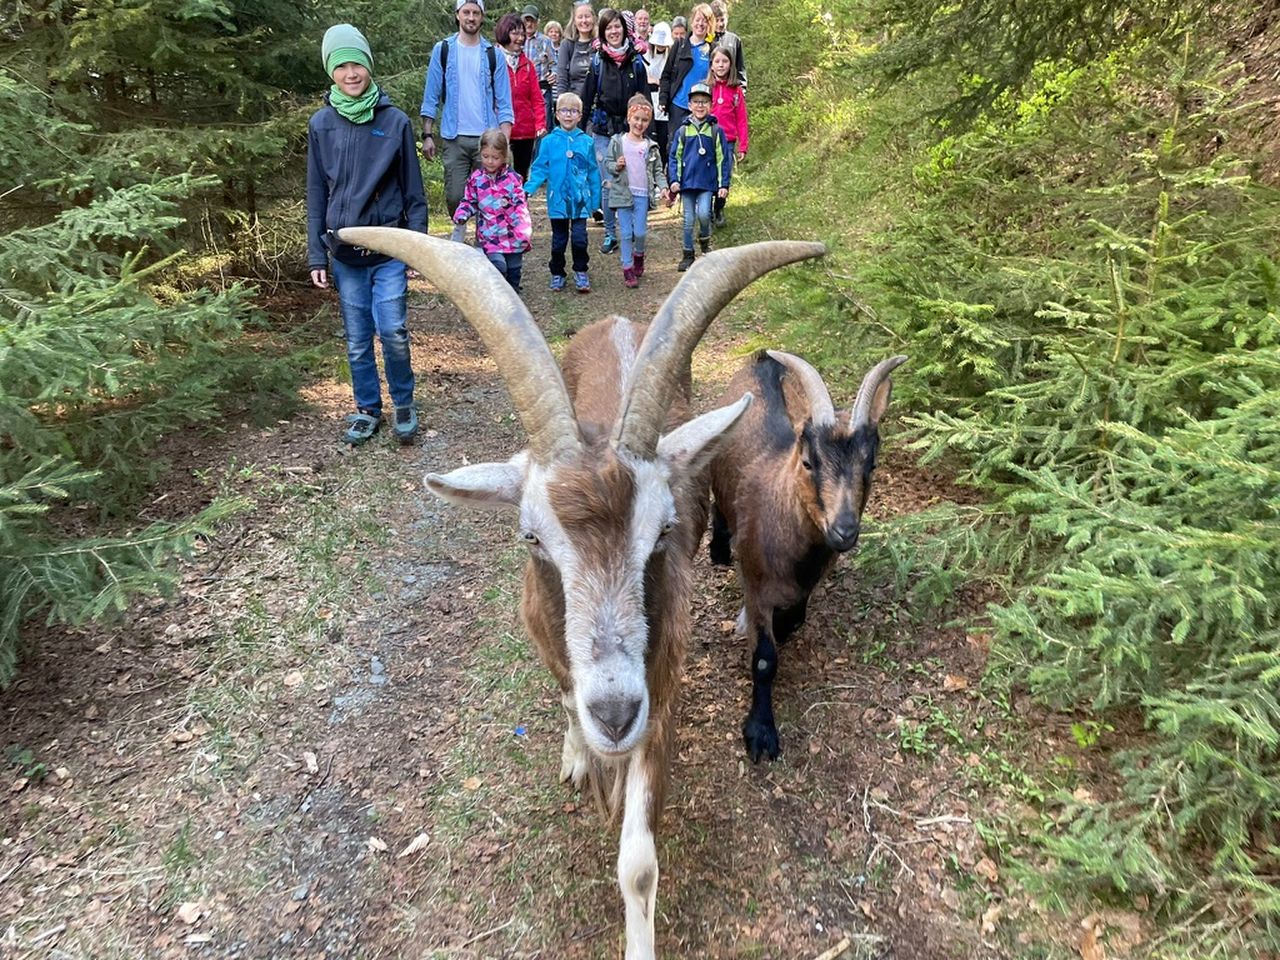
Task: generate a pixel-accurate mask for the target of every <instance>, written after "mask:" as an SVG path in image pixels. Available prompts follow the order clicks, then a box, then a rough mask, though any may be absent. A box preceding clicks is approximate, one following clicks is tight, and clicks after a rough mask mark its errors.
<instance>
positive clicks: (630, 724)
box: [578, 691, 649, 757]
mask: <svg viewBox="0 0 1280 960" xmlns="http://www.w3.org/2000/svg"><path fill="white" fill-rule="evenodd" d="M578 722H579V723H580V724H581V725H582V732H583V734H584V735H585V737H586V741H587V744H588V745H589V746H590V747H591V749H592V750H594V751H595V752H596V753H598V754H600V755H601V756H604V757H619V756H623V755H625V754H628V753H630V752H631V751H632V750H634V749H635V748H636V746H637V745H639V743H640V741H641V740H643V739H644V735H645V730H646V728H647V727H648V725H649V697H648V695H647V693H645V692H643V691H642V692H641V694H640V695H638V696H637V695H635V694H627V693H620V692H616V691H613V692H610V693H608V694H606V695H602V696H597V697H593V698H590V699H586V698H584V699H582V700H580V701H579V703H578Z"/></svg>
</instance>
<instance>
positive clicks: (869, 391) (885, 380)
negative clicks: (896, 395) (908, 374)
mask: <svg viewBox="0 0 1280 960" xmlns="http://www.w3.org/2000/svg"><path fill="white" fill-rule="evenodd" d="M906 362H907V358H906V357H902V356H898V357H890V358H889V359H888V360H881V361H880V362H879V363H877V364H876V365H875V366H874V367H872V368H871V369H870V370H869V371H868V372H867V375H866V376H865V377H863V378H862V386H860V387H858V396H857V398H856V399H855V400H854V401H853V412H852V413H850V414H849V430H850V432H853V431H855V430H857V429H858V428H859V427H861V426H864V425H870V426H875V425H876V424H878V423H879V422H880V418H881V417H882V416H883V415H884V410H885V407H887V406H888V405H889V393H888V391H885V392H884V393H881V390H880V388H881V387H882V386H885V385H886V384H888V385H889V386H892V383H890V382H889V374H891V373H893V371H894V370H896V369H898V367H900V366H902V365H903V364H904V363H906ZM873 405H874V409H873Z"/></svg>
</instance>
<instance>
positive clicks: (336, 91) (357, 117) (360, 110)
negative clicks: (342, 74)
mask: <svg viewBox="0 0 1280 960" xmlns="http://www.w3.org/2000/svg"><path fill="white" fill-rule="evenodd" d="M381 96H382V91H381V90H379V89H378V85H377V84H376V83H374V82H373V80H370V81H369V89H368V90H366V91H365V92H364V94H363V95H362V96H359V97H349V96H347V95H346V94H345V93H343V92H342V90H341V89H340V88H339V87H338V85H337V84H336V83H335V84H334V85H333V86H332V87H330V88H329V106H331V107H333V109H335V110H337V111H338V112H339V113H340V114H342V115H343V116H344V117H346V118H347V119H348V120H350V121H351V122H352V123H368V122H369V121H370V120H372V119H373V108H374V107H375V106H376V105H377V103H378V98H379V97H381Z"/></svg>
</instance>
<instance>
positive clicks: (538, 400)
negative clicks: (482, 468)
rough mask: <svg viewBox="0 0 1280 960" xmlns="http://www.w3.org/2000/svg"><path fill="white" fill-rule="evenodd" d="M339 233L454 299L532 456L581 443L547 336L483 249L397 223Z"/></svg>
mask: <svg viewBox="0 0 1280 960" xmlns="http://www.w3.org/2000/svg"><path fill="white" fill-rule="evenodd" d="M338 239H340V240H342V241H343V242H344V243H350V244H353V245H354V246H358V247H366V248H368V249H369V250H377V251H378V252H379V253H385V254H388V255H390V256H392V257H395V258H396V259H397V260H399V261H401V262H402V263H406V264H408V265H409V266H411V267H413V268H414V269H415V270H417V271H418V272H419V273H421V274H422V275H423V276H424V277H426V278H427V279H428V280H430V281H431V282H432V283H434V284H435V285H436V286H437V287H438V288H439V289H440V292H441V293H443V294H444V295H445V296H446V297H448V298H449V299H450V300H452V301H453V302H454V304H455V305H456V306H457V308H458V309H459V310H461V311H462V315H463V317H465V318H466V320H467V322H469V323H470V324H471V326H473V327H475V329H476V332H477V333H478V334H480V339H481V340H483V341H484V345H485V348H486V349H487V350H488V351H489V354H490V355H491V356H492V357H493V360H494V363H495V364H497V367H498V372H499V373H500V374H502V379H503V380H505V381H506V383H507V389H508V390H509V391H510V392H511V399H512V401H513V402H514V403H515V408H516V413H518V414H519V415H520V420H521V422H522V423H523V424H524V428H525V430H526V432H528V434H529V447H530V449H531V450H532V451H533V457H534V459H535V460H537V461H538V462H539V463H551V462H554V461H556V460H560V459H563V458H566V457H569V456H572V455H573V454H575V453H577V452H578V451H580V450H581V449H582V437H581V434H580V433H579V432H578V421H577V418H576V417H575V416H574V415H573V402H572V401H571V400H570V399H569V391H568V390H567V389H566V388H565V385H564V377H562V376H561V375H560V368H559V366H557V365H556V361H555V358H554V357H553V356H552V355H551V348H550V347H548V346H547V341H546V338H544V337H543V336H542V331H541V330H539V329H538V326H537V324H536V323H534V321H533V317H532V315H530V313H529V309H528V307H526V306H525V305H524V302H523V301H522V300H521V299H520V298H519V297H518V296H517V295H516V292H515V291H514V290H512V289H511V287H510V286H509V285H508V284H507V282H506V280H504V279H503V278H502V275H501V274H500V273H498V271H497V270H495V269H494V268H493V265H492V264H491V263H489V261H488V259H486V258H485V255H484V254H483V253H481V252H480V251H479V250H476V249H475V248H473V247H469V246H467V245H466V244H462V243H454V242H453V241H451V240H442V239H440V238H438V237H430V236H427V235H426V234H425V233H418V232H417V231H414V230H401V229H399V228H396V227H346V228H344V229H342V230H339V231H338Z"/></svg>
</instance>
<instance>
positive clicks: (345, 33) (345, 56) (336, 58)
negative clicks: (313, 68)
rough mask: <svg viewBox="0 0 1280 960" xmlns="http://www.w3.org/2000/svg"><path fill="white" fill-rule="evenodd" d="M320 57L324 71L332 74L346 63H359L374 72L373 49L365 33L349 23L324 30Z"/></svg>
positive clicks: (338, 24)
mask: <svg viewBox="0 0 1280 960" xmlns="http://www.w3.org/2000/svg"><path fill="white" fill-rule="evenodd" d="M320 59H321V60H322V61H323V62H324V72H325V73H328V74H332V73H333V71H334V70H336V69H337V68H338V67H339V66H340V65H342V64H344V63H358V64H360V66H362V67H364V68H365V69H366V70H368V71H369V72H370V73H372V72H373V51H372V50H370V49H369V41H368V40H366V39H365V38H364V34H363V33H361V32H360V31H359V30H357V29H356V28H355V27H353V26H352V25H351V24H349V23H337V24H334V25H333V26H332V27H330V28H329V29H328V30H326V31H325V32H324V40H323V41H321V43H320Z"/></svg>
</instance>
